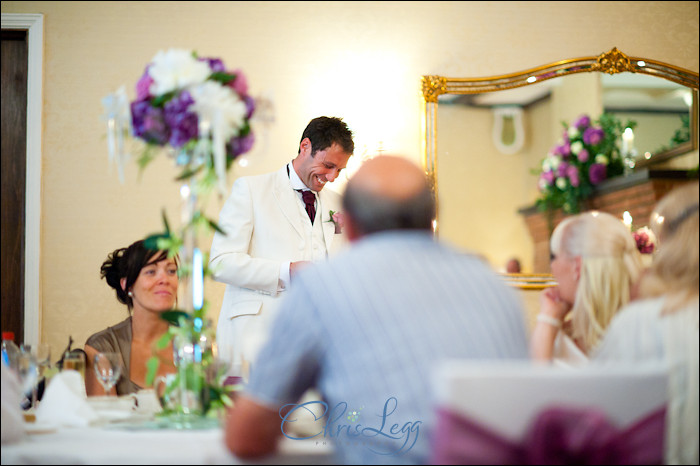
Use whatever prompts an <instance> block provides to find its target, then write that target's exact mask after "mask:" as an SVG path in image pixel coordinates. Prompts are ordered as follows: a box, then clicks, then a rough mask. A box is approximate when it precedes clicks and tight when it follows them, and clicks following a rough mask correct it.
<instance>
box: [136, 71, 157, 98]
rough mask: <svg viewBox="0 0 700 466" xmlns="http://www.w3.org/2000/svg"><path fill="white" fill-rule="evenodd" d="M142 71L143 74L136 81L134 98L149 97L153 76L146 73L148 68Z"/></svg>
mask: <svg viewBox="0 0 700 466" xmlns="http://www.w3.org/2000/svg"><path fill="white" fill-rule="evenodd" d="M149 67H150V65H149V66H147V67H146V70H145V71H144V72H143V76H141V78H140V79H139V80H138V82H137V83H136V100H145V99H148V98H150V97H151V84H153V78H151V75H150V74H148V68H149Z"/></svg>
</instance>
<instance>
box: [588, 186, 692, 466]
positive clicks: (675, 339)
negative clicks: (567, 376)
mask: <svg viewBox="0 0 700 466" xmlns="http://www.w3.org/2000/svg"><path fill="white" fill-rule="evenodd" d="M698 192H699V185H698V183H697V182H693V183H689V184H687V185H684V186H683V187H681V188H677V189H675V190H674V191H672V192H671V193H669V194H668V195H666V197H664V198H663V199H662V200H661V201H660V202H659V203H658V204H657V206H656V207H655V209H654V211H653V212H652V214H651V219H650V223H651V228H652V231H654V234H655V235H656V238H657V240H658V246H659V247H658V250H657V252H656V254H655V256H654V260H653V262H652V265H651V267H650V269H649V271H648V272H647V273H646V274H645V275H644V277H643V278H642V280H641V283H640V287H639V291H640V294H641V298H642V299H640V300H637V301H635V302H634V303H632V304H630V305H629V306H628V307H626V308H625V309H623V310H622V311H620V313H619V315H618V316H616V317H615V319H614V320H613V322H612V323H611V324H610V330H609V332H608V334H607V335H606V336H605V338H604V340H603V342H602V344H601V345H600V348H599V349H598V350H597V351H596V353H595V355H594V360H595V361H596V362H598V361H628V362H631V363H637V362H640V361H652V360H661V361H665V362H666V363H667V365H668V367H669V371H670V372H669V384H668V395H669V403H668V405H667V412H666V413H667V416H666V438H665V449H666V452H665V453H666V457H665V463H666V464H698V461H699V458H698V430H699V422H698V412H699V411H700V408H699V406H698V404H699V403H698V396H699V393H700V387H699V385H700V384H699V383H698V365H699V362H698V353H700V349H699V347H700V344H699V343H698V342H699V338H698V306H699V304H700V303H699V302H698V288H699V286H700V271H699V269H700V260H699V259H698V256H699V253H698V251H699V244H700V235H699V234H698V230H699V228H698V200H699V199H698V198H699V196H698Z"/></svg>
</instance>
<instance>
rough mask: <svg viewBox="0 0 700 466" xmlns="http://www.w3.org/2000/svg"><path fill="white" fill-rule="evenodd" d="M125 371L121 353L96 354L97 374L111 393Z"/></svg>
mask: <svg viewBox="0 0 700 466" xmlns="http://www.w3.org/2000/svg"><path fill="white" fill-rule="evenodd" d="M122 372H123V369H122V362H121V355H120V354H119V353H97V354H96V355H95V376H96V377H97V381H98V382H100V384H101V385H102V387H103V388H104V390H105V394H106V395H109V394H110V391H111V390H112V387H114V386H115V385H116V384H117V381H118V380H119V377H121V375H122Z"/></svg>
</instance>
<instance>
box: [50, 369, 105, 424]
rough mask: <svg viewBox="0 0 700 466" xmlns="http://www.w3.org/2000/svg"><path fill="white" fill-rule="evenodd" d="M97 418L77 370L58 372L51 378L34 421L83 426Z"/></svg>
mask: <svg viewBox="0 0 700 466" xmlns="http://www.w3.org/2000/svg"><path fill="white" fill-rule="evenodd" d="M97 419H98V415H97V413H96V412H95V410H94V409H93V408H92V407H91V406H90V404H89V403H88V401H87V395H86V394H85V384H84V383H83V378H82V376H81V375H80V373H79V372H77V371H72V370H67V371H63V372H59V373H58V374H56V375H54V376H53V377H52V378H51V382H50V383H49V384H48V385H47V387H46V390H45V391H44V396H43V398H42V400H41V402H40V403H39V406H38V407H37V409H36V422H37V423H42V424H43V423H46V424H53V425H58V426H68V427H84V426H87V425H89V424H90V423H91V422H93V421H95V420H97Z"/></svg>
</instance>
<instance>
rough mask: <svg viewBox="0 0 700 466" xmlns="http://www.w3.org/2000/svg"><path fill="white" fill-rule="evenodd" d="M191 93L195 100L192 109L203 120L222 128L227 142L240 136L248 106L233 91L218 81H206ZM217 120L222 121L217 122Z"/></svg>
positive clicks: (192, 89) (195, 87) (193, 88)
mask: <svg viewBox="0 0 700 466" xmlns="http://www.w3.org/2000/svg"><path fill="white" fill-rule="evenodd" d="M189 91H190V95H191V96H192V99H193V100H194V104H193V105H192V109H193V110H194V111H195V112H196V113H197V115H198V116H199V117H200V118H201V119H204V120H207V121H209V122H210V124H211V125H212V126H213V127H218V128H220V129H221V131H222V135H221V136H222V137H223V139H224V140H225V141H228V140H229V139H231V138H232V137H233V136H235V135H237V134H238V132H239V130H240V129H241V127H242V126H243V122H244V120H245V115H246V106H245V103H244V102H243V101H242V100H241V98H240V97H239V96H238V94H236V92H235V91H233V89H231V88H230V87H226V86H222V85H221V84H220V83H218V82H216V81H206V82H205V83H203V84H200V85H198V86H194V87H192V88H190V89H189ZM217 118H221V120H219V121H218V122H217Z"/></svg>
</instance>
